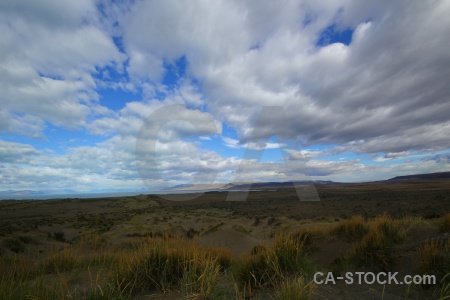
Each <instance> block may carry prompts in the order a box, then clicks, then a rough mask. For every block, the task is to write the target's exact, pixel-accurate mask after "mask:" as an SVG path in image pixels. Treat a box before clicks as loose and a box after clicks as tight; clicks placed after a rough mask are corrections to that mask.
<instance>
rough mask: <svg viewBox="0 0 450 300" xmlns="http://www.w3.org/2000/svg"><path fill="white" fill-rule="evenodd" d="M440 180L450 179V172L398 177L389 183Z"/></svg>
mask: <svg viewBox="0 0 450 300" xmlns="http://www.w3.org/2000/svg"><path fill="white" fill-rule="evenodd" d="M439 179H450V172H439V173H427V174H415V175H406V176H396V177H394V178H391V179H389V180H387V181H411V180H439Z"/></svg>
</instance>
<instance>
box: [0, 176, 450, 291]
mask: <svg viewBox="0 0 450 300" xmlns="http://www.w3.org/2000/svg"><path fill="white" fill-rule="evenodd" d="M317 189H318V193H319V196H320V198H321V201H319V202H300V201H299V200H298V198H297V195H296V193H295V191H294V190H293V189H279V190H269V191H255V192H250V194H249V197H248V200H247V201H245V202H227V201H225V199H226V196H227V193H226V192H214V193H205V194H204V195H202V196H201V197H199V198H197V199H194V200H190V201H169V200H165V199H164V198H162V197H159V196H158V195H141V196H136V197H119V198H104V199H61V200H45V201H37V200H27V201H0V256H1V257H0V275H1V279H0V299H404V298H411V299H445V298H446V297H447V298H448V297H450V276H449V275H448V274H449V272H450V251H449V249H450V244H449V242H450V240H449V239H450V233H449V231H450V225H449V224H450V181H447V180H438V181H423V182H413V183H393V184H376V183H373V184H347V185H336V186H334V185H333V186H328V185H323V186H321V185H319V186H317ZM175 197H176V196H175ZM317 271H320V272H324V273H326V272H333V274H336V275H339V274H344V273H345V272H349V271H353V272H354V271H372V272H379V271H391V272H399V276H400V277H401V276H403V275H415V274H433V275H436V276H437V279H438V283H437V284H436V285H431V286H430V285H377V284H373V285H367V284H361V285H358V284H352V285H346V284H345V283H344V282H337V283H336V284H335V285H317V284H315V283H314V282H313V281H312V279H313V274H314V273H315V272H317Z"/></svg>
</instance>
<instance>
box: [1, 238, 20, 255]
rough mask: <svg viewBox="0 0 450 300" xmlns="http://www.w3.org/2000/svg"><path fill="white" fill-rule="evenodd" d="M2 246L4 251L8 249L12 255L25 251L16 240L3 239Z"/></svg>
mask: <svg viewBox="0 0 450 300" xmlns="http://www.w3.org/2000/svg"><path fill="white" fill-rule="evenodd" d="M2 245H3V247H5V248H6V249H8V250H10V251H12V252H14V253H20V252H23V251H24V250H25V246H24V244H23V243H22V242H21V241H20V240H19V239H17V238H8V239H5V240H3V242H2Z"/></svg>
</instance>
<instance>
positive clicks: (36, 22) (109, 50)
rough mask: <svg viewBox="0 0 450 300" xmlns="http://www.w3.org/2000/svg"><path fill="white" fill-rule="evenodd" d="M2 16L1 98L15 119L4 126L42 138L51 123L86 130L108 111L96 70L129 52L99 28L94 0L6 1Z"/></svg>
mask: <svg viewBox="0 0 450 300" xmlns="http://www.w3.org/2000/svg"><path fill="white" fill-rule="evenodd" d="M0 20H1V21H0V35H1V36H2V42H0V74H1V75H0V89H1V90H2V93H1V94H0V102H1V103H2V107H1V111H2V115H5V116H7V118H6V119H7V120H10V121H3V122H2V124H0V125H1V127H0V130H3V131H7V132H12V133H20V134H24V133H25V134H28V135H31V136H42V134H43V133H42V132H43V130H44V126H45V122H50V123H52V124H54V125H57V126H63V127H67V128H77V127H78V128H80V127H81V126H84V125H85V124H86V122H87V121H88V118H89V117H92V116H95V115H96V114H98V113H105V112H106V113H107V112H108V111H107V109H105V108H102V107H101V106H100V105H99V104H98V94H97V92H96V91H95V88H96V83H95V81H94V79H93V77H92V75H91V73H93V72H94V73H95V72H96V67H105V66H114V65H120V64H121V63H122V61H123V60H124V58H125V56H124V55H123V54H121V53H120V52H119V51H118V49H117V48H116V47H115V45H114V43H113V40H112V38H111V37H110V36H108V34H107V33H106V32H104V31H103V30H102V28H100V27H98V26H97V25H98V20H97V19H96V9H95V3H94V2H93V1H77V2H76V3H69V4H67V5H66V4H64V5H62V4H61V3H60V2H59V1H50V0H45V1H42V3H41V2H40V3H39V4H37V3H30V2H28V1H7V2H2V4H1V5H0ZM14 122H15V123H17V122H20V123H22V125H21V126H18V127H16V126H14ZM21 128H25V129H21Z"/></svg>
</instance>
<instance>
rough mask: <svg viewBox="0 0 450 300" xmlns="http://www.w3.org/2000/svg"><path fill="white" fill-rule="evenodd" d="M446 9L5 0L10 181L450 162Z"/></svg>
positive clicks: (161, 182)
mask: <svg viewBox="0 0 450 300" xmlns="http://www.w3.org/2000/svg"><path fill="white" fill-rule="evenodd" d="M449 14H450V1H445V0H441V1H439V0H423V1H410V0H398V1H390V0H380V1H361V0H328V1H327V0H319V1H318V0H292V1H277V2H275V1H269V0H263V1H240V0H227V1H222V0H217V1H200V0H199V1H171V0H164V1H138V0H136V1H120V0H117V1H106V0H76V1H75V0H74V1H69V0H66V1H60V0H41V1H29V0H5V1H1V2H0V36H1V38H0V191H7V190H51V191H67V190H70V191H72V192H91V191H132V190H150V191H151V190H160V189H163V188H168V187H173V186H177V185H183V184H216V183H228V182H243V181H244V182H248V181H252V182H257V181H289V180H305V179H306V180H309V179H312V180H333V181H340V182H360V181H371V180H381V179H388V178H391V177H394V176H398V175H408V174H417V173H430V172H440V171H448V170H450V168H449V167H450V139H449V137H450V84H449V78H450V51H449V49H450V38H449V32H450V18H448V15H449Z"/></svg>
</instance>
